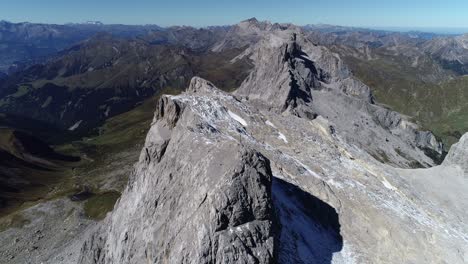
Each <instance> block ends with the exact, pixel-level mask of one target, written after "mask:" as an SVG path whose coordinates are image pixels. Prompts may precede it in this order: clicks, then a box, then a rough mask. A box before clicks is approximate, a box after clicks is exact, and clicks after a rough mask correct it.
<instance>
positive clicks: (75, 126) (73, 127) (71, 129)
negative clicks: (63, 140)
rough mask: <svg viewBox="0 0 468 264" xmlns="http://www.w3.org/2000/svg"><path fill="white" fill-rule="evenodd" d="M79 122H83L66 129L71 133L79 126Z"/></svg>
mask: <svg viewBox="0 0 468 264" xmlns="http://www.w3.org/2000/svg"><path fill="white" fill-rule="evenodd" d="M81 122H83V120H80V121H78V122H76V123H75V124H74V125H73V126H71V127H70V128H68V130H70V131H73V130H75V129H77V128H78V127H79V126H80V124H81Z"/></svg>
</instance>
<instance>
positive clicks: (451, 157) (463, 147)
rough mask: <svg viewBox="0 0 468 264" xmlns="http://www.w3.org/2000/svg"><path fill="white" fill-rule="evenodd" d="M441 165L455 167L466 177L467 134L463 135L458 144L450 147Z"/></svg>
mask: <svg viewBox="0 0 468 264" xmlns="http://www.w3.org/2000/svg"><path fill="white" fill-rule="evenodd" d="M443 165H457V166H460V167H461V168H462V170H464V171H465V174H466V175H468V133H466V134H464V135H463V136H462V137H461V138H460V140H459V141H458V143H456V144H454V145H452V147H451V148H450V151H449V152H448V154H447V156H446V157H445V160H444V162H443Z"/></svg>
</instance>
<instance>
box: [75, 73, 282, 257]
mask: <svg viewBox="0 0 468 264" xmlns="http://www.w3.org/2000/svg"><path fill="white" fill-rule="evenodd" d="M199 82H200V80H199V79H194V81H193V82H192V85H191V88H190V90H193V91H196V90H197V89H202V88H204V87H202V86H200V83H199ZM206 89H208V87H207V88H206ZM192 107H195V106H193V105H187V103H186V102H185V101H184V100H183V99H182V98H181V99H178V98H176V97H169V96H165V97H163V98H162V99H161V103H160V108H159V111H158V113H157V115H156V117H157V119H156V120H155V123H154V124H153V126H152V127H151V129H150V131H149V132H148V136H147V140H146V144H145V147H144V149H143V151H142V154H141V156H140V161H139V162H138V164H137V165H136V168H135V172H134V174H133V175H132V177H131V179H130V182H129V185H128V187H127V189H126V190H125V192H124V194H123V195H122V198H121V200H120V202H119V203H118V204H117V205H116V208H115V210H114V212H113V213H112V215H110V216H109V217H108V218H107V219H106V220H105V222H104V223H103V224H102V225H101V226H100V227H99V228H97V230H96V231H95V232H93V234H92V235H91V237H90V238H89V239H88V240H87V241H86V242H85V244H84V246H83V248H82V255H81V258H80V261H79V262H80V263H142V262H150V263H272V262H273V259H274V255H273V254H274V245H275V244H274V239H275V238H274V228H275V226H274V218H275V216H274V212H273V207H272V202H271V181H272V175H271V169H270V166H269V161H268V160H267V159H266V158H265V157H263V156H262V155H261V154H260V153H258V152H256V151H254V150H252V149H249V148H246V147H244V146H243V145H241V144H239V143H238V142H236V141H234V140H231V139H230V138H229V137H227V136H226V135H223V134H221V133H219V132H218V131H217V130H216V127H214V126H213V124H211V123H209V122H207V121H206V120H205V119H204V118H203V116H202V115H199V114H197V113H196V112H195V111H193V110H192V109H191V108H192ZM202 107H205V106H202ZM207 110H210V109H207ZM216 110H218V109H213V111H216Z"/></svg>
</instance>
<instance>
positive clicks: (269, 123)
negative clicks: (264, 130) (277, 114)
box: [265, 120, 276, 128]
mask: <svg viewBox="0 0 468 264" xmlns="http://www.w3.org/2000/svg"><path fill="white" fill-rule="evenodd" d="M265 124H267V125H269V126H271V127H272V128H276V126H275V125H274V124H273V123H272V122H270V120H267V121H266V122H265Z"/></svg>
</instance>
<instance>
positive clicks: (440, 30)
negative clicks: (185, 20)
mask: <svg viewBox="0 0 468 264" xmlns="http://www.w3.org/2000/svg"><path fill="white" fill-rule="evenodd" d="M247 19H250V18H244V19H241V20H239V21H237V22H235V23H232V24H211V25H203V26H196V25H188V24H174V25H162V24H160V23H157V22H154V23H146V24H143V23H140V24H139V23H136V24H130V23H118V22H116V23H106V22H105V21H102V20H99V19H98V20H83V21H69V22H65V23H49V22H43V21H27V20H25V21H21V20H18V21H13V20H9V19H4V18H0V21H6V22H9V23H33V24H51V25H52V24H55V25H67V24H87V23H90V22H100V23H102V24H104V25H129V26H147V25H153V26H160V27H164V28H167V27H175V26H189V27H194V28H204V27H210V26H230V25H234V24H237V23H239V22H241V21H245V20H247ZM256 19H258V20H259V21H269V22H271V23H292V22H281V21H271V20H264V19H259V18H256ZM293 24H295V23H293ZM306 25H316V26H319V25H325V26H336V27H348V28H362V29H369V30H383V31H395V32H411V31H415V32H426V33H436V34H466V33H468V27H411V26H407V27H394V26H359V25H341V24H329V23H321V22H317V23H306V24H298V26H306Z"/></svg>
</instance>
